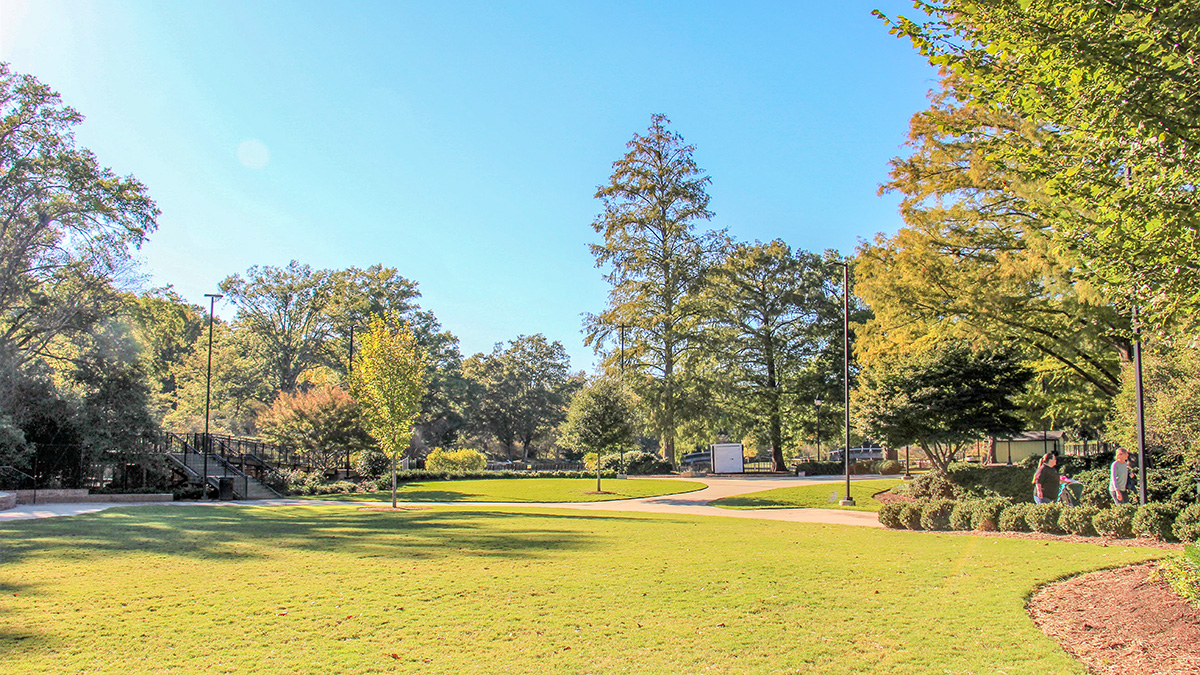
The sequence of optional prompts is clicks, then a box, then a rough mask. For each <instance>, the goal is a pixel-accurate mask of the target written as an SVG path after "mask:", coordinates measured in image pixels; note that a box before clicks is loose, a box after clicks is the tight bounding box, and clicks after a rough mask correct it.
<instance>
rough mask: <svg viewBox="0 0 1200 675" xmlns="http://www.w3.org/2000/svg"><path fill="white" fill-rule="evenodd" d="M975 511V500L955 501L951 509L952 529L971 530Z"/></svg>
mask: <svg viewBox="0 0 1200 675" xmlns="http://www.w3.org/2000/svg"><path fill="white" fill-rule="evenodd" d="M974 512H975V500H965V501H961V502H955V503H954V508H953V509H950V529H952V530H969V529H971V514H972V513H974Z"/></svg>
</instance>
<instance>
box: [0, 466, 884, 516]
mask: <svg viewBox="0 0 1200 675" xmlns="http://www.w3.org/2000/svg"><path fill="white" fill-rule="evenodd" d="M879 477H880V476H859V477H856V480H857V479H870V478H879ZM647 478H653V479H656V480H680V481H688V482H694V483H703V484H704V485H705V486H706V487H705V488H704V489H702V490H696V491H695V492H685V493H683V494H674V495H662V496H659V497H641V498H637V499H620V500H612V501H602V502H400V503H402V504H404V505H405V506H460V507H473V508H479V507H483V508H489V507H490V508H498V507H503V508H531V509H532V508H538V509H547V508H551V509H577V510H581V511H617V512H632V513H664V514H684V515H697V516H719V517H724V518H754V519H759V520H779V521H786V522H793V523H826V524H832V525H860V526H864V527H880V525H879V517H878V516H877V515H876V514H875V513H872V512H870V511H848V510H844V509H723V508H720V507H717V506H710V505H709V502H712V501H714V500H717V499H721V498H723V497H732V496H735V495H741V494H747V493H750V492H760V491H763V490H773V489H775V488H781V487H798V486H801V485H820V484H823V483H824V484H828V485H829V486H830V490H831V491H832V490H835V489H838V486H839V485H840V484H841V481H842V480H844V479H843V478H842V477H841V476H816V477H807V478H794V477H790V476H789V477H776V476H766V477H760V476H710V477H704V478H681V477H674V476H672V477H664V476H652V477H651V476H648V477H647ZM634 480H636V479H634ZM227 504H242V505H254V506H311V505H313V504H341V505H358V506H378V505H379V504H380V502H351V501H320V500H310V499H287V498H280V499H259V500H251V501H241V502H157V503H152V504H139V503H125V504H122V503H104V504H94V503H93V504H22V505H20V506H17V507H16V508H13V509H9V510H6V511H0V523H5V522H9V521H16V520H30V519H34V518H53V517H56V516H73V515H79V514H84V513H95V512H97V511H103V510H105V509H110V508H114V507H131V506H164V505H175V506H218V505H227Z"/></svg>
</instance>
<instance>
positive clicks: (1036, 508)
mask: <svg viewBox="0 0 1200 675" xmlns="http://www.w3.org/2000/svg"><path fill="white" fill-rule="evenodd" d="M1060 515H1062V507H1061V506H1059V505H1058V504H1054V503H1050V504H1034V505H1032V506H1029V507H1027V508H1026V510H1025V522H1026V523H1028V524H1029V528H1030V529H1031V530H1033V531H1034V532H1044V533H1047V534H1059V533H1061V532H1062V530H1060V529H1059V528H1058V517H1059V516H1060Z"/></svg>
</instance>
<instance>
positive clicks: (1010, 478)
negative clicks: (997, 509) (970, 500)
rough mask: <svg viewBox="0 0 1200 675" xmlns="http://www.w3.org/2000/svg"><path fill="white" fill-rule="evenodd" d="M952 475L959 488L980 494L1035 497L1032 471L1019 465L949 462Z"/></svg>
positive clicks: (1022, 498)
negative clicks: (982, 464) (981, 464)
mask: <svg viewBox="0 0 1200 675" xmlns="http://www.w3.org/2000/svg"><path fill="white" fill-rule="evenodd" d="M949 468H950V470H949V472H948V473H947V476H948V477H949V479H950V480H951V481H952V482H953V483H954V484H955V485H956V486H958V489H959V490H960V491H961V492H962V493H964V494H967V495H970V496H972V497H977V498H981V499H982V498H987V497H996V496H999V497H1008V498H1009V499H1011V500H1013V501H1014V502H1028V501H1033V486H1032V484H1031V483H1030V481H1031V480H1032V479H1033V472H1032V471H1030V470H1029V469H1025V468H1022V467H1019V466H980V465H979V464H968V463H966V462H960V463H955V464H951V465H950V467H949Z"/></svg>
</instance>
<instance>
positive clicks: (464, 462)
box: [425, 448, 487, 473]
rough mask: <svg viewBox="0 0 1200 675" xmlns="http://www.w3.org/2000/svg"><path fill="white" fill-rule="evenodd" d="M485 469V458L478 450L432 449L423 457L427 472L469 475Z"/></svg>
mask: <svg viewBox="0 0 1200 675" xmlns="http://www.w3.org/2000/svg"><path fill="white" fill-rule="evenodd" d="M485 468H487V458H485V457H484V456H483V455H481V454H480V453H479V451H478V450H472V449H471V448H463V449H461V450H446V449H443V448H434V449H433V450H432V451H431V452H430V453H429V454H428V455H427V456H426V457H425V469H426V470H428V471H446V472H449V473H469V472H472V471H483V470H484V469H485Z"/></svg>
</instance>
